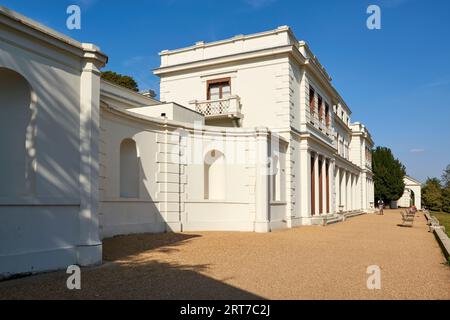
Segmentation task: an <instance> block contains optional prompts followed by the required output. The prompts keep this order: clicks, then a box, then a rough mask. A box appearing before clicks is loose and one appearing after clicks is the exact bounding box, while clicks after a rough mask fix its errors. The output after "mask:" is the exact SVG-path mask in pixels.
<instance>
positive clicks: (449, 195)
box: [442, 164, 450, 212]
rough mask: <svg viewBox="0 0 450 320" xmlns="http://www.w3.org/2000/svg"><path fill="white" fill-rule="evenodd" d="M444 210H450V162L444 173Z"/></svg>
mask: <svg viewBox="0 0 450 320" xmlns="http://www.w3.org/2000/svg"><path fill="white" fill-rule="evenodd" d="M442 185H443V189H442V211H444V212H450V164H449V165H448V166H447V168H445V169H444V172H443V174H442Z"/></svg>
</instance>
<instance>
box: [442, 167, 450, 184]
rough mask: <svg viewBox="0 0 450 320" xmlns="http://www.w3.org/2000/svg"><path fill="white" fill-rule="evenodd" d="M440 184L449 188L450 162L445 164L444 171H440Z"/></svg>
mask: <svg viewBox="0 0 450 320" xmlns="http://www.w3.org/2000/svg"><path fill="white" fill-rule="evenodd" d="M442 185H443V186H444V188H446V189H447V188H450V164H449V165H448V166H447V168H445V169H444V172H443V173H442Z"/></svg>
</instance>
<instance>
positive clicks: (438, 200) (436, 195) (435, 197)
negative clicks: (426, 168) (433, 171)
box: [422, 178, 442, 211]
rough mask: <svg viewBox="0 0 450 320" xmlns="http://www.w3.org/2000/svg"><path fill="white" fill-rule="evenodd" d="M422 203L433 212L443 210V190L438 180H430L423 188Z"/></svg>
mask: <svg viewBox="0 0 450 320" xmlns="http://www.w3.org/2000/svg"><path fill="white" fill-rule="evenodd" d="M422 203H423V205H424V206H425V207H427V208H428V209H430V210H432V211H441V210H442V189H441V183H440V181H439V179H438V178H432V179H430V178H428V179H427V181H426V182H425V186H424V187H423V188H422Z"/></svg>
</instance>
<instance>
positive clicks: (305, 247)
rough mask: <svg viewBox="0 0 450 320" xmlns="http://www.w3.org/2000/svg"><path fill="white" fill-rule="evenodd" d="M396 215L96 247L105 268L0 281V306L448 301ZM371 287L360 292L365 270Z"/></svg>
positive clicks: (433, 251) (420, 232)
mask: <svg viewBox="0 0 450 320" xmlns="http://www.w3.org/2000/svg"><path fill="white" fill-rule="evenodd" d="M400 222H401V217H400V214H399V211H398V210H391V211H389V210H387V211H386V214H385V215H384V216H379V215H373V214H370V215H364V216H359V217H355V218H352V219H350V220H348V221H346V222H343V223H338V224H334V225H330V226H327V227H321V226H313V227H301V228H296V229H289V230H282V231H276V232H272V233H266V234H257V233H236V232H195V233H182V234H157V235H134V236H124V237H117V238H113V239H107V240H105V241H104V260H105V263H104V264H103V265H102V266H99V267H92V268H84V269H82V275H81V279H82V280H81V281H82V282H81V283H82V284H81V285H82V288H81V290H80V291H69V290H68V289H67V288H66V279H67V276H68V275H66V274H65V272H64V271H60V272H53V273H47V274H41V275H36V276H31V277H27V278H22V279H17V280H11V281H5V282H2V283H0V299H7V298H12V299H24V298H26V299H450V267H449V266H448V265H446V264H445V259H444V256H443V255H442V253H441V251H440V248H439V245H438V243H437V242H436V240H435V239H434V236H433V234H431V233H429V232H428V228H427V226H426V224H425V218H424V217H423V215H422V214H420V217H419V218H418V219H417V220H416V222H415V224H414V227H413V228H402V227H399V226H398V225H397V224H399V223H400ZM371 265H377V266H379V267H380V269H381V289H380V290H369V289H367V285H366V282H367V278H368V277H369V275H368V274H367V273H366V271H367V267H368V266H371Z"/></svg>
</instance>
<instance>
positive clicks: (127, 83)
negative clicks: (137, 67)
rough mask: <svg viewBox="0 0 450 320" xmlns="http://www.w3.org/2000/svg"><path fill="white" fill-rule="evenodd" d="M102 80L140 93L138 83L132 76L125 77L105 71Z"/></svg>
mask: <svg viewBox="0 0 450 320" xmlns="http://www.w3.org/2000/svg"><path fill="white" fill-rule="evenodd" d="M102 79H105V80H108V81H110V82H113V83H115V84H117V85H119V86H122V87H125V88H128V89H130V90H133V91H136V92H138V91H139V87H138V84H137V82H136V81H135V80H134V79H133V78H132V77H130V76H125V75H122V74H119V73H116V72H114V71H104V72H102Z"/></svg>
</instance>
